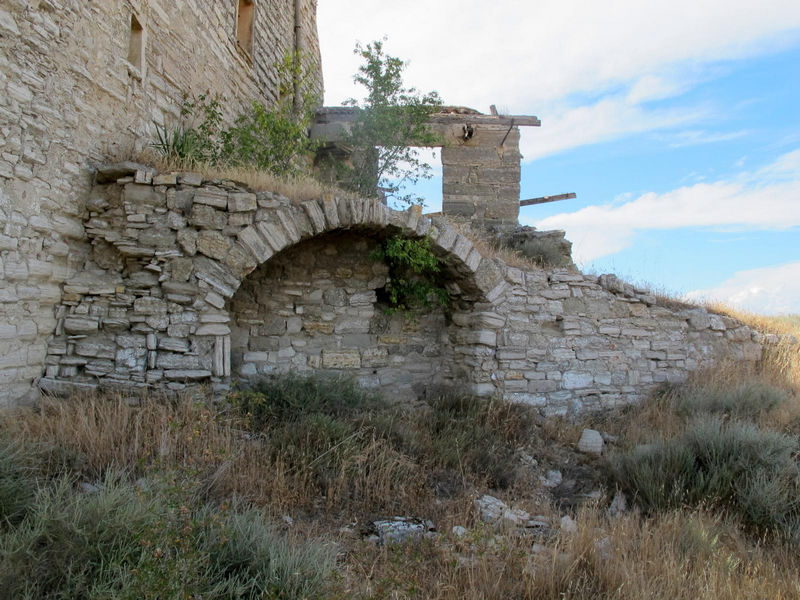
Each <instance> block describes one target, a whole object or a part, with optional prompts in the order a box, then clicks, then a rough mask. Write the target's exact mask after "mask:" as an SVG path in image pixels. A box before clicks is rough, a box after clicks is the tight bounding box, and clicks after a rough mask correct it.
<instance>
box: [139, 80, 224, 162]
mask: <svg viewBox="0 0 800 600" xmlns="http://www.w3.org/2000/svg"><path fill="white" fill-rule="evenodd" d="M221 125H222V107H221V105H220V102H219V100H217V99H216V98H210V97H209V96H208V95H207V94H200V95H199V96H198V97H196V98H194V97H192V98H190V97H188V96H187V97H185V98H184V100H183V104H182V105H181V113H180V122H179V123H178V124H176V125H173V126H172V127H167V125H158V124H156V141H155V142H153V143H152V144H151V146H152V147H153V148H155V149H156V151H158V152H159V153H160V154H162V155H163V156H164V157H166V158H167V159H168V160H178V161H182V162H185V163H187V164H188V165H189V166H195V165H198V164H203V163H210V164H213V163H216V162H218V160H219V158H220V143H219V136H220V134H221V131H222V130H221Z"/></svg>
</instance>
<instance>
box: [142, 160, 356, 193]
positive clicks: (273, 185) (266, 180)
mask: <svg viewBox="0 0 800 600" xmlns="http://www.w3.org/2000/svg"><path fill="white" fill-rule="evenodd" d="M130 160H133V161H135V162H139V163H142V164H147V165H152V166H154V167H155V168H156V169H157V170H158V171H159V172H160V173H180V172H186V171H191V172H193V173H199V174H200V175H202V176H203V178H204V179H208V180H218V181H232V182H234V183H238V184H243V185H245V186H246V187H248V188H250V189H251V190H253V191H256V192H261V191H266V192H273V193H276V194H280V195H282V196H286V197H287V198H288V199H289V200H292V201H294V202H304V201H306V200H317V199H319V198H322V197H324V196H337V197H351V196H353V194H352V193H351V192H348V191H346V190H342V189H341V188H338V187H335V186H331V185H326V184H324V183H322V182H320V181H319V180H317V179H314V178H313V177H310V176H303V177H289V178H286V177H278V176H277V175H274V174H272V173H270V172H268V171H262V170H258V169H255V168H253V167H236V166H215V165H209V164H203V163H196V162H192V163H187V162H185V161H180V160H175V159H172V160H170V159H167V158H166V157H164V156H162V155H159V154H158V153H156V152H155V151H152V150H144V151H142V152H140V153H138V154H136V155H134V156H132V157H131V158H130Z"/></svg>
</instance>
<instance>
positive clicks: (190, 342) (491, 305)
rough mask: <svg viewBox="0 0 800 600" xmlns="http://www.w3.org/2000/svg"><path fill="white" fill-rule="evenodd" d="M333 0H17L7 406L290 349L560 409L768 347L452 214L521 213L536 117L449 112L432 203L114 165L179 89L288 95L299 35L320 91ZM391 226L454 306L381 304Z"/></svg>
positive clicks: (7, 160)
mask: <svg viewBox="0 0 800 600" xmlns="http://www.w3.org/2000/svg"><path fill="white" fill-rule="evenodd" d="M315 13H316V2H315V1H314V0H293V1H292V2H289V1H288V0H238V1H237V0H232V1H230V2H214V3H204V2H200V1H199V0H187V1H186V2H178V3H176V2H166V1H164V0H138V1H135V0H108V1H107V2H102V3H88V2H82V1H80V0H59V1H56V0H38V1H35V0H33V1H26V0H11V1H10V2H7V3H5V5H4V7H3V8H0V45H1V46H2V53H0V74H1V75H2V77H0V91H2V93H0V131H1V132H2V137H1V138H0V215H1V216H0V218H1V219H2V221H3V229H2V234H0V273H2V279H1V280H0V344H1V346H0V347H2V350H0V382H1V383H2V386H0V403H2V404H5V405H9V404H12V403H14V402H17V401H19V400H20V399H22V398H25V397H26V396H29V395H31V394H33V393H35V390H36V389H38V388H41V389H44V390H46V391H52V392H56V393H69V392H71V391H75V390H95V389H111V390H120V389H121V390H125V391H132V392H136V391H139V390H143V389H151V388H154V389H159V390H165V391H169V392H180V391H182V390H187V389H191V388H192V387H193V386H196V385H205V386H210V387H211V388H212V389H213V390H215V391H216V392H219V393H224V392H225V391H226V390H227V389H228V388H229V386H230V384H231V382H232V381H233V380H235V379H238V378H241V379H247V378H251V377H259V376H264V375H266V374H270V373H276V372H280V371H287V370H293V371H322V372H330V373H343V374H348V375H352V376H354V377H356V378H357V379H358V381H359V383H360V384H361V385H364V386H368V387H372V388H376V389H381V390H383V391H384V392H387V393H389V394H391V395H394V396H395V397H398V398H412V397H415V396H416V395H417V394H418V393H419V392H420V391H421V389H422V388H424V386H426V385H429V384H431V383H437V382H440V383H459V384H467V385H469V386H470V388H471V389H472V391H473V392H475V393H477V394H481V395H494V394H498V395H501V396H503V397H505V398H507V399H509V400H513V401H518V402H525V403H528V404H531V405H535V406H539V407H541V408H542V409H543V410H545V411H548V412H555V413H566V412H579V411H582V410H592V409H600V408H605V407H610V406H615V405H618V404H621V403H627V402H631V401H634V400H636V399H638V398H640V397H641V396H642V394H643V393H645V392H646V390H647V389H648V388H649V387H650V386H652V385H654V384H656V383H659V382H664V381H680V380H683V379H685V377H686V375H687V373H688V372H689V371H690V370H693V369H696V368H698V367H701V366H704V365H708V364H711V363H712V362H713V361H714V360H715V359H716V358H718V357H720V356H732V357H735V358H738V359H741V360H745V361H751V362H752V361H756V360H758V358H759V357H760V354H761V343H762V341H763V338H762V337H761V336H760V334H758V333H756V332H753V331H751V330H750V329H748V328H747V327H744V326H742V325H741V324H739V323H738V322H736V321H734V320H732V319H729V318H727V317H720V316H716V315H709V314H708V313H706V311H705V310H703V309H700V308H687V309H678V310H673V309H670V308H666V307H664V306H661V305H659V303H658V302H657V301H656V299H655V298H654V297H653V296H652V295H651V294H650V293H649V292H648V291H647V290H644V289H638V288H635V287H633V286H630V285H628V284H624V283H623V282H621V281H619V280H618V279H616V278H615V277H613V276H600V277H596V276H587V275H582V274H580V273H577V272H575V271H574V270H569V269H534V268H518V267H512V266H509V265H507V264H506V263H504V262H503V261H502V260H499V259H497V258H493V257H492V256H489V255H488V254H486V253H485V252H483V251H482V250H481V249H480V248H479V247H477V246H476V245H475V244H474V243H473V242H472V241H471V240H470V239H469V238H468V237H466V236H465V235H463V234H462V233H460V232H459V231H457V230H456V229H454V228H453V227H452V226H451V224H450V223H448V220H447V215H448V214H451V215H452V214H458V215H461V216H465V217H467V218H469V219H471V220H472V221H475V222H480V223H484V224H488V225H497V224H498V223H500V224H506V225H507V224H515V223H516V217H517V214H518V210H519V198H518V194H519V149H518V139H519V132H518V129H517V126H518V125H520V124H523V125H524V124H526V123H514V122H505V121H503V118H501V117H499V116H497V115H476V114H474V113H470V114H466V115H460V114H459V115H456V116H453V115H449V116H444V117H442V118H443V120H444V122H443V123H442V127H444V128H446V129H447V132H449V133H448V135H451V136H454V137H455V138H458V137H460V139H461V141H460V142H458V143H455V142H453V143H450V144H447V145H445V149H444V152H443V154H446V155H447V159H446V160H445V161H444V162H446V169H445V170H446V174H445V182H444V186H445V196H446V201H445V203H444V206H443V213H444V215H443V216H442V217H434V218H430V217H427V216H423V215H421V214H420V212H419V211H418V210H410V211H407V212H398V211H394V210H391V209H390V208H388V207H386V206H384V205H383V204H381V203H380V202H378V201H374V200H360V199H354V198H352V197H349V196H345V195H342V196H336V195H327V196H325V197H320V198H316V199H312V200H307V201H304V202H292V201H290V200H289V199H287V198H284V197H283V196H281V195H279V194H276V193H272V192H268V191H253V190H250V189H247V188H245V187H243V186H241V185H238V184H236V183H234V182H229V181H218V180H207V179H204V178H203V177H201V176H199V175H197V174H194V173H182V172H180V173H157V172H154V171H153V170H152V169H148V168H146V167H143V166H141V165H135V164H129V163H128V164H126V163H123V164H117V165H116V166H113V167H107V166H106V167H104V166H103V165H108V164H110V163H119V162H120V160H121V159H124V158H127V157H129V156H131V155H135V154H136V153H137V152H138V151H140V150H141V149H143V148H144V147H145V146H146V145H147V144H148V143H149V141H150V140H151V139H152V132H153V127H154V123H156V124H162V123H165V122H171V121H173V120H176V119H177V118H178V116H179V114H178V113H179V111H180V107H181V103H182V100H183V98H184V95H185V94H195V95H197V94H201V93H209V94H212V95H216V96H219V97H220V98H222V99H223V106H224V109H225V112H226V114H225V117H226V118H227V119H230V118H231V117H232V116H233V115H235V114H237V112H239V111H240V110H241V109H242V108H243V107H244V106H246V105H247V104H248V103H249V102H250V101H251V100H252V99H258V100H260V101H261V102H263V103H265V104H266V105H270V104H273V103H274V102H275V101H276V100H278V97H277V96H278V94H279V93H280V89H281V85H280V83H281V82H279V81H278V73H277V70H276V67H275V65H276V63H277V62H278V61H279V60H280V58H281V57H282V56H284V55H285V54H286V53H287V52H295V51H297V50H301V51H302V56H303V57H305V58H304V60H306V62H307V64H306V67H307V68H308V70H309V71H310V72H312V73H316V74H317V76H316V77H312V78H311V80H310V82H309V85H311V86H312V87H313V91H316V92H319V91H320V90H321V87H322V80H321V76H320V75H319V73H320V62H319V60H320V59H319V48H318V41H317V34H316V23H315ZM501 121H502V122H501ZM323 124H324V123H323ZM527 124H532V123H527ZM470 128H471V131H470ZM451 159H452V160H451ZM396 234H404V235H409V236H416V237H420V236H429V238H430V240H431V244H432V247H433V249H434V252H435V253H436V254H437V255H438V256H439V257H440V258H441V259H442V261H443V264H444V265H445V272H444V273H443V279H444V281H445V282H446V284H447V287H448V290H449V291H450V293H451V296H452V298H453V302H452V305H451V307H450V308H449V309H448V310H447V311H445V310H434V311H431V312H430V313H428V314H425V315H422V316H421V317H420V318H419V319H417V320H408V319H404V318H403V317H402V315H395V316H391V317H390V316H387V315H386V314H385V313H384V312H383V311H382V310H381V307H380V303H379V298H378V292H379V290H380V289H381V288H382V287H383V286H384V285H385V282H386V277H387V273H386V268H385V266H384V265H382V264H381V263H379V262H376V261H373V260H370V259H369V255H370V253H371V250H372V249H373V248H374V247H375V246H376V244H377V243H378V242H379V241H380V240H381V239H383V238H385V237H387V236H390V235H396Z"/></svg>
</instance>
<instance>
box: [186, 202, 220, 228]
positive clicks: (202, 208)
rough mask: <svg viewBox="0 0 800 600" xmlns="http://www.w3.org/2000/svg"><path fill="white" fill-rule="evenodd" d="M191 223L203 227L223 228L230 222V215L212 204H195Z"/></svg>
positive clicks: (191, 214)
mask: <svg viewBox="0 0 800 600" xmlns="http://www.w3.org/2000/svg"><path fill="white" fill-rule="evenodd" d="M189 223H190V224H191V225H193V226H195V227H199V228H201V229H223V228H224V227H225V225H227V224H228V215H227V214H226V213H224V212H222V211H221V210H217V209H216V208H214V207H213V206H210V205H206V204H194V205H192V211H191V213H190V215H189Z"/></svg>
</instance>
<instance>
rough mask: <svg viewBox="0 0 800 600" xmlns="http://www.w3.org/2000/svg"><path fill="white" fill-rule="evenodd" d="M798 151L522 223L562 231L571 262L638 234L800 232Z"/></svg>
mask: <svg viewBox="0 0 800 600" xmlns="http://www.w3.org/2000/svg"><path fill="white" fill-rule="evenodd" d="M799 199H800V150H795V151H793V152H789V153H787V154H784V155H783V156H780V157H779V158H778V159H777V160H775V161H774V162H773V163H771V164H770V165H767V166H766V167H763V168H762V169H760V170H758V171H757V172H755V173H742V174H740V175H738V176H737V177H735V178H733V179H731V180H722V181H717V182H715V183H698V184H695V185H692V186H686V187H681V188H679V189H676V190H673V191H670V192H666V193H663V194H656V193H647V194H643V195H641V196H639V197H638V198H636V199H634V200H622V201H618V202H615V203H611V204H605V205H600V206H590V207H587V208H584V209H581V210H579V211H576V212H573V213H561V214H557V215H553V216H551V217H548V218H546V219H541V220H539V221H534V220H532V219H525V218H524V217H523V218H522V219H521V220H524V221H525V222H526V223H527V224H530V225H534V226H535V227H538V228H540V229H564V230H566V232H567V238H568V239H570V240H571V241H572V242H573V244H574V246H573V255H574V257H575V259H576V260H577V261H578V262H580V263H582V264H586V263H588V262H589V261H591V260H593V259H596V258H600V257H602V256H607V255H610V254H614V253H616V252H619V251H620V250H623V249H624V248H627V247H628V246H630V245H631V244H632V243H633V240H634V237H635V235H636V234H637V232H641V231H646V230H656V229H658V230H663V229H677V228H681V227H711V228H729V229H775V230H786V229H790V228H793V227H800V201H799Z"/></svg>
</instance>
